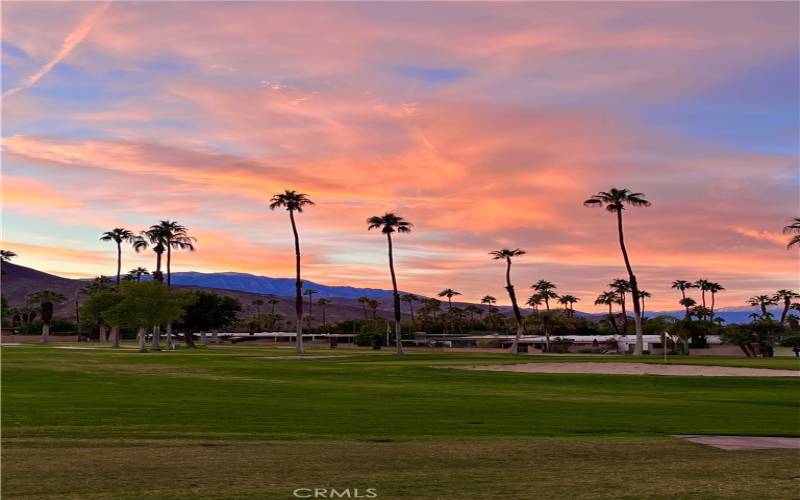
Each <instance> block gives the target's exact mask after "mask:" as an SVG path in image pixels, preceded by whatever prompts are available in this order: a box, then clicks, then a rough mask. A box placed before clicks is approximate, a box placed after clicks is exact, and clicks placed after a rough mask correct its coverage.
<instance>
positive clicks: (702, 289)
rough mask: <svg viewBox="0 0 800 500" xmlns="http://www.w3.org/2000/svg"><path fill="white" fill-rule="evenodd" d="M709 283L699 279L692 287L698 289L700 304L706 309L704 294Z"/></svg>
mask: <svg viewBox="0 0 800 500" xmlns="http://www.w3.org/2000/svg"><path fill="white" fill-rule="evenodd" d="M709 285H711V282H710V281H708V280H705V279H699V280H697V281H695V282H694V287H695V288H699V289H700V304H702V305H703V307H706V292H707V291H708V287H709Z"/></svg>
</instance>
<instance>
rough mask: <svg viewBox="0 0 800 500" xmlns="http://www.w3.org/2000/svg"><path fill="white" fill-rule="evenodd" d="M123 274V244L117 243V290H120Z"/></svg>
mask: <svg viewBox="0 0 800 500" xmlns="http://www.w3.org/2000/svg"><path fill="white" fill-rule="evenodd" d="M120 274H122V242H121V241H118V242H117V288H119V277H120Z"/></svg>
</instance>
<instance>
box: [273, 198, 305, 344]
mask: <svg viewBox="0 0 800 500" xmlns="http://www.w3.org/2000/svg"><path fill="white" fill-rule="evenodd" d="M310 206H314V202H313V201H311V199H310V198H309V197H308V195H306V194H303V193H298V192H297V191H291V190H286V191H284V192H283V193H280V194H276V195H275V196H273V197H272V199H270V202H269V208H270V210H275V209H276V208H279V207H280V208H285V209H286V210H287V211H288V212H289V221H290V222H291V223H292V233H293V234H294V254H295V267H296V273H297V277H296V279H295V284H294V286H295V306H294V308H295V314H296V316H297V339H296V342H297V352H300V353H302V352H304V351H305V349H303V321H302V320H303V280H302V279H301V278H300V236H299V235H298V234H297V223H296V222H295V220H294V213H295V212H297V213H302V212H303V207H310Z"/></svg>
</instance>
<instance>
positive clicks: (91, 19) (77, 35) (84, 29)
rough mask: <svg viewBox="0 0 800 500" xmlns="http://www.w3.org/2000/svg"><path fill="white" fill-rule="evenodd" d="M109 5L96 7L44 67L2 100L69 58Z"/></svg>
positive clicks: (40, 77) (4, 94) (107, 3)
mask: <svg viewBox="0 0 800 500" xmlns="http://www.w3.org/2000/svg"><path fill="white" fill-rule="evenodd" d="M109 5H111V2H106V3H104V4H102V5H100V6H98V7H97V8H96V9H94V10H93V11H92V12H90V13H89V15H88V16H86V17H85V18H84V19H83V20H82V21H81V22H80V24H78V26H77V27H76V28H75V29H74V30H73V31H72V32H71V33H70V34H69V35H67V37H66V38H64V41H63V42H62V43H61V46H60V47H59V49H58V52H56V54H55V55H54V56H53V57H52V58H51V59H50V60H49V61H47V62H46V63H45V64H44V66H42V67H41V68H39V69H38V70H37V71H36V72H35V73H33V74H32V75H30V76H28V77H26V78H25V79H24V80H22V83H20V84H19V85H17V86H16V87H14V88H11V89H9V90H7V91H6V92H4V93H3V96H2V97H3V98H6V97H10V96H12V95H14V94H16V93H17V92H20V91H22V90H25V89H27V88H29V87H31V86H33V85H36V82H38V81H39V80H41V79H42V78H44V76H45V75H47V74H48V73H50V71H51V70H52V69H53V68H54V67H55V66H56V64H58V63H60V62H61V61H63V60H64V58H66V57H67V56H69V55H70V53H71V52H72V51H73V50H75V47H77V46H78V45H79V44H80V43H81V42H82V41H83V39H84V38H86V36H87V35H88V34H89V32H91V31H92V28H93V27H94V25H95V23H96V22H97V20H98V19H99V18H100V16H102V15H103V13H104V12H105V11H106V9H108V7H109Z"/></svg>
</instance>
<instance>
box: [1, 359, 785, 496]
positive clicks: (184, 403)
mask: <svg viewBox="0 0 800 500" xmlns="http://www.w3.org/2000/svg"><path fill="white" fill-rule="evenodd" d="M292 354H294V353H293V352H292V351H291V350H287V349H273V348H260V347H255V346H239V347H219V348H209V349H196V350H182V351H178V352H169V353H168V352H162V353H149V354H140V353H138V352H135V351H131V350H122V351H120V350H116V351H115V350H111V349H103V350H61V349H55V348H52V347H42V346H20V347H6V348H3V349H2V371H3V392H2V403H3V415H2V431H3V445H4V446H3V469H2V479H3V482H2V493H3V496H4V498H198V497H202V498H293V497H292V490H293V489H295V488H301V487H310V488H314V487H320V488H323V487H337V488H346V487H350V488H356V487H359V488H361V489H362V490H363V489H364V488H368V487H375V488H377V489H378V490H379V497H378V498H406V499H418V498H423V499H427V498H431V499H433V498H457V499H461V498H465V499H469V498H481V499H482V498H486V499H489V498H498V499H500V498H631V499H633V498H667V497H671V498H791V497H792V494H793V492H794V491H796V488H797V486H798V485H800V481H798V480H796V479H793V478H794V477H797V476H800V473H798V472H797V469H798V465H800V461H799V460H798V458H799V457H798V454H797V452H796V451H794V450H758V451H723V450H718V449H714V448H709V447H704V446H701V445H696V444H693V443H688V442H685V441H683V440H679V439H675V438H673V437H671V436H672V435H674V434H726V435H730V434H738V435H780V436H800V405H798V391H797V381H796V380H792V379H789V378H738V377H736V378H733V377H719V378H716V377H658V376H623V375H566V374H527V373H502V372H475V371H461V370H449V369H441V368H436V366H437V365H454V364H460V363H464V364H495V363H501V362H520V361H524V362H538V361H541V360H542V357H536V356H524V357H523V356H520V357H512V356H510V355H507V354H483V353H480V354H451V353H446V354H445V353H415V354H409V355H406V356H403V357H396V356H394V355H392V354H389V353H386V352H380V353H373V352H372V351H361V350H346V349H340V350H338V351H330V350H328V349H320V350H318V351H312V352H311V353H310V354H322V355H331V354H336V355H338V357H337V358H328V359H310V360H296V359H288V358H287V359H281V357H285V356H287V355H292ZM606 359H607V360H610V361H623V360H624V361H627V360H632V358H620V357H613V358H602V357H600V358H598V357H558V358H546V359H545V360H547V361H562V360H563V361H576V360H591V361H598V360H606ZM639 361H641V360H639ZM644 361H648V362H660V360H659V359H657V358H645V359H644ZM669 363H702V364H716V365H727V366H750V367H765V368H793V369H797V368H800V367H799V366H798V364H797V362H796V361H795V360H793V359H753V360H748V359H740V358H722V359H717V358H713V359H709V358H680V359H677V358H671V359H670V361H669ZM362 494H363V491H362Z"/></svg>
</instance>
